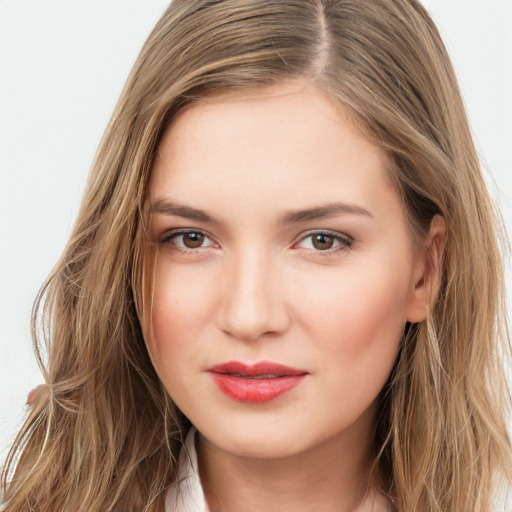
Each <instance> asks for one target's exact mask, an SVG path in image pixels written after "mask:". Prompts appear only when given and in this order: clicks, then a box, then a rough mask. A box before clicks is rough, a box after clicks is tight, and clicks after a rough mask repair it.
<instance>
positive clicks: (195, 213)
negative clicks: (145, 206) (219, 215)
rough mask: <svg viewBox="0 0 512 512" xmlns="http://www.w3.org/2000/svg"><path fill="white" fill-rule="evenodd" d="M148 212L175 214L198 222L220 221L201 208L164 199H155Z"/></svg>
mask: <svg viewBox="0 0 512 512" xmlns="http://www.w3.org/2000/svg"><path fill="white" fill-rule="evenodd" d="M149 212H150V213H160V214H163V215H175V216H177V217H183V218H185V219H190V220H197V221H199V222H208V223H210V224H220V223H221V222H220V221H219V220H217V219H215V218H214V217H212V216H211V215H209V214H207V213H206V212H205V211H203V210H199V209H198V208H192V207H191V206H185V205H184V204H179V203H175V202H173V201H167V200H165V199H157V200H156V201H154V202H152V203H151V204H150V206H149Z"/></svg>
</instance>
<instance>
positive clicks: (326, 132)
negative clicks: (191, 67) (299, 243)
mask: <svg viewBox="0 0 512 512" xmlns="http://www.w3.org/2000/svg"><path fill="white" fill-rule="evenodd" d="M387 166H388V159H387V157H386V155H385V154H384V152H383V151H382V150H380V149H379V148H378V147H377V146H376V145H374V144H372V143H371V142H370V141H369V140H368V139H367V138H366V137H365V136H364V135H363V134H362V132H361V131H360V130H358V128H357V126H356V124H355V123H354V122H353V121H352V120H351V119H350V117H349V116H347V115H344V113H343V112H342V111H341V110H340V109H339V108H338V107H337V106H335V104H334V102H333V101H332V100H331V98H329V97H328V96H327V95H326V94H325V93H324V92H322V91H321V90H319V89H318V88H316V87H314V86H312V85H310V84H308V83H305V82H293V83H285V84H279V85H275V86H271V87H265V88H259V89H254V90H249V91H237V90H232V91H222V92H217V93H215V94H211V95H208V96H206V97H205V98H203V99H201V100H200V101H199V102H197V103H195V104H193V105H191V106H189V107H188V108H187V109H186V110H185V111H183V112H182V113H181V114H180V115H178V116H177V117H176V118H175V119H174V121H173V122H172V123H171V125H170V126H169V128H168V129H167V130H166V132H165V133H164V136H163V138H162V141H161V144H160V147H159V151H158V156H157V159H156V161H155V164H154V168H153V173H152V177H151V181H150V195H151V196H152V197H153V198H155V197H156V198H159V197H160V196H171V197H172V198H173V199H174V198H175V196H177V195H179V196H181V197H183V195H185V196H186V197H187V199H190V200H192V201H198V202H201V203H205V202H206V203H208V202H209V201H211V200H212V196H213V195H215V196H217V197H222V198H223V200H225V201H227V202H230V203H236V202H238V203H240V204H243V205H245V206H246V207H247V208H248V207H249V205H252V204H255V203H257V202H260V203H263V202H265V201H267V203H268V205H269V206H270V205H273V206H276V205H279V206H282V207H283V208H286V207H288V208H289V209H293V208H295V207H296V206H297V204H296V203H307V202H308V201H309V202H319V201H321V202H326V201H332V202H336V201H339V200H347V201H350V202H356V201H360V202H361V201H363V202H365V203H371V202H375V201H374V200H375V199H376V196H377V195H379V194H380V193H381V192H382V191H383V190H384V188H385V189H386V190H387V189H388V188H390V183H389V180H388V179H387V171H386V169H387ZM299 206H303V204H300V205H299Z"/></svg>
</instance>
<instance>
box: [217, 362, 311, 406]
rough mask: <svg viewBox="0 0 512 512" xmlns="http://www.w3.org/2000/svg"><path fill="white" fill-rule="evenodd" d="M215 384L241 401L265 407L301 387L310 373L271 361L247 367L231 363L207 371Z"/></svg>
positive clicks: (239, 363) (238, 363) (243, 364)
mask: <svg viewBox="0 0 512 512" xmlns="http://www.w3.org/2000/svg"><path fill="white" fill-rule="evenodd" d="M207 371H208V372H210V373H211V375H212V378H213V382H214V383H215V384H216V385H217V387H218V388H219V389H220V391H222V392H223V393H224V394H225V395H227V396H229V397H230V398H232V399H233V400H236V401H237V402H245V403H252V404H263V403H266V402H270V401H271V400H274V399H275V398H277V397H278V396H281V395H283V394H284V393H287V392H288V391H291V390H292V389H294V388H295V387H297V386H298V385H299V384H300V383H301V382H302V380H303V379H304V377H306V375H307V374H308V372H307V371H305V370H302V369H299V368H292V367H289V366H285V365H282V364H278V363H272V362H269V361H260V362H258V363H256V364H245V363H241V362H239V361H229V362H226V363H221V364H215V365H213V366H210V367H209V368H207Z"/></svg>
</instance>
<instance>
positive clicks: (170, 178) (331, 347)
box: [145, 82, 426, 457]
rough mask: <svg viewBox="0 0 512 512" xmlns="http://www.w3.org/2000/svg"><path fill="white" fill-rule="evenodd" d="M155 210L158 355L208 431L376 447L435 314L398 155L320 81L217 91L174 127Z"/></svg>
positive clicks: (253, 446) (154, 345)
mask: <svg viewBox="0 0 512 512" xmlns="http://www.w3.org/2000/svg"><path fill="white" fill-rule="evenodd" d="M148 200H149V202H150V207H151V211H152V218H151V227H150V230H151V236H152V239H153V241H154V242H155V243H156V244H157V251H156V252H157V254H156V258H155V259H154V261H153V263H152V264H153V265H154V268H153V270H152V273H153V275H154V288H153V297H152V301H150V302H151V311H146V312H145V313H146V317H145V318H146V320H145V324H146V327H145V337H146V342H147V347H148V350H149V353H150V356H151V358H152V361H153V364H154V366H155V368H156V371H157V373H158V375H159V376H160V378H161V380H162V382H163V383H164V385H165V387H166V389H167V390H168V392H169V394H170V395H171V397H172V398H173V400H174V401H175V402H176V404H177V405H178V406H179V408H180V409H181V410H182V411H183V412H184V413H185V415H186V416H187V417H188V418H189V419H190V420H191V421H192V423H193V424H194V425H195V426H196V427H197V428H198V429H199V431H200V432H201V433H202V435H203V436H204V437H205V438H206V439H207V440H208V441H209V442H210V443H212V444H213V445H215V446H216V447H217V448H219V449H221V450H225V451H227V452H230V453H234V454H240V455H244V456H258V457H281V456H286V455H291V454H296V453H300V452H301V451H304V450H307V449H311V448H314V447H315V446H320V445H321V444H324V443H325V442H329V441H334V440H341V439H344V438H346V439H347V440H349V439H351V440H352V441H354V440H356V442H359V441H363V440H364V439H365V438H368V436H370V435H371V434H370V432H371V428H372V424H373V415H374V406H375V401H376V397H377V395H378V394H379V392H380V391H381V389H382V387H383V385H384V384H385V382H386V379H387V378H388V375H389V373H390V371H391V368H392V366H393V363H394V361H395V358H396V356H397V351H398V347H399V341H400V337H401V335H402V332H403V329H404V325H405V323H406V322H407V321H411V322H415V321H420V320H421V319H422V318H423V317H424V315H425V305H426V301H425V296H424V293H423V292H422V284H421V283H422V273H423V264H422V262H421V261H418V260H416V259H415V258H414V251H413V244H412V240H411V236H410V230H409V228H408V223H407V219H406V216H405V214H404V210H403V208H402V205H401V201H400V197H399V195H398V193H397V191H396V190H395V188H394V187H393V186H392V185H391V183H390V181H389V180H388V179H387V176H386V157H385V155H384V154H383V152H382V151H381V150H379V149H378V148H377V147H376V146H374V145H373V144H371V143H370V142H369V141H368V140H366V139H365V138H364V137H363V136H362V135H361V134H360V133H359V132H358V131H357V129H356V128H355V127H354V125H353V124H351V123H350V122H349V121H348V120H347V119H346V118H344V117H342V116H341V115H340V114H339V113H338V112H337V110H336V109H335V108H334V107H333V105H332V104H331V103H330V101H329V100H328V99H327V97H326V96H325V95H324V94H323V93H322V92H320V91H319V90H318V89H315V88H313V87H312V86H308V85H307V84H305V83H297V82H296V83H294V84H288V85H280V86H274V87H272V88H267V89H260V90H257V91H255V92H254V91H253V92H251V93H230V94H227V93H225V94H216V95H215V96H210V97H208V98H206V99H205V100H203V101H201V102H200V103H199V104H197V105H195V106H192V107H190V108H189V109H188V110H186V111H185V112H184V113H182V114H181V115H180V116H179V117H178V118H177V119H176V120H175V121H174V123H173V124H172V126H171V127H170V128H169V129H168V130H167V131H166V133H165V135H164V137H163V140H162V142H161V145H160V148H159V155H158V158H157V160H156V162H155V165H154V169H153V174H152V177H151V181H150V185H149V199H148Z"/></svg>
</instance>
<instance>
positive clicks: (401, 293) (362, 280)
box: [300, 265, 409, 378]
mask: <svg viewBox="0 0 512 512" xmlns="http://www.w3.org/2000/svg"><path fill="white" fill-rule="evenodd" d="M390 268H392V267H389V266H384V268H383V267H380V266H379V267H374V268H373V269H372V267H371V266H369V265H362V266H361V270H360V271H359V270H358V269H357V268H350V269H349V268H347V269H344V270H342V271H340V272H339V274H338V275H337V276H336V277H335V279H331V280H330V282H329V286H326V287H324V289H323V290H319V289H318V285H317V286H316V287H313V286H312V285H311V283H305V284H304V286H306V287H308V289H309V290H316V292H315V295H314V296H311V294H310V295H309V298H308V300H307V304H303V305H302V311H303V312H302V315H300V316H302V318H303V319H305V320H304V321H305V322H307V328H308V329H309V330H310V332H311V333H312V337H313V339H315V340H316V343H317V347H318V349H319V350H318V355H319V357H320V355H321V354H322V353H324V354H325V353H328V354H330V355H331V356H332V358H334V359H336V360H337V361H338V363H339V365H340V366H341V367H343V368H344V369H346V371H348V372H353V371H356V370H358V369H360V370H361V371H362V372H365V373H367V375H373V374H375V372H377V374H379V373H380V374H381V375H380V377H378V378H382V374H383V373H385V374H386V376H387V373H388V371H389V370H390V369H391V367H392V365H393V362H394V360H395V358H396V354H397V352H398V346H399V342H400V338H401V335H402V333H403V329H404V326H405V318H406V313H405V311H406V305H407V302H408V294H409V289H408V284H407V281H406V280H405V279H404V274H406V272H407V267H405V268H404V267H402V268H403V269H404V273H403V274H401V275H398V272H396V271H395V272H393V271H390ZM399 268H400V267H399ZM306 319H307V320H306ZM381 367H382V370H381V371H379V368H381Z"/></svg>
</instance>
